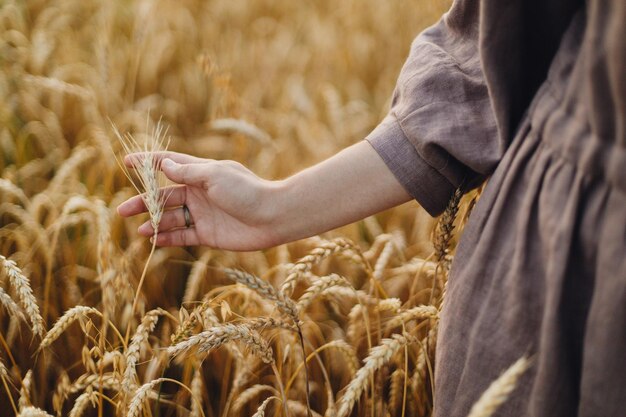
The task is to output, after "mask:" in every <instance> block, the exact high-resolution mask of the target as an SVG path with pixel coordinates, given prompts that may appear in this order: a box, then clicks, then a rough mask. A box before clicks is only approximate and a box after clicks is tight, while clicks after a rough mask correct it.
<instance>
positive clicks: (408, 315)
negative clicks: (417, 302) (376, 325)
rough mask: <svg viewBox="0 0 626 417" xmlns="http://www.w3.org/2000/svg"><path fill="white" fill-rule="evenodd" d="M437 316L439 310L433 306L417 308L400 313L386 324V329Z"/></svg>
mask: <svg viewBox="0 0 626 417" xmlns="http://www.w3.org/2000/svg"><path fill="white" fill-rule="evenodd" d="M438 315H439V310H437V308H436V307H433V306H417V307H413V308H410V309H408V310H403V311H401V312H400V313H399V314H398V315H396V316H395V317H393V318H392V319H391V320H389V321H388V322H387V326H386V327H387V329H392V328H394V327H397V326H401V325H402V324H406V323H408V322H410V321H412V320H421V319H435V318H437V316H438Z"/></svg>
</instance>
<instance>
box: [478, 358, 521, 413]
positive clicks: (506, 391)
mask: <svg viewBox="0 0 626 417" xmlns="http://www.w3.org/2000/svg"><path fill="white" fill-rule="evenodd" d="M530 365H531V360H530V359H529V358H528V357H526V356H522V357H521V358H519V359H518V360H517V361H516V362H515V363H514V364H513V365H511V366H510V367H509V369H507V370H506V371H504V373H503V374H502V375H500V376H499V377H498V379H496V380H495V381H493V382H492V383H491V385H489V388H487V390H486V391H485V392H483V394H482V395H481V396H480V398H479V399H478V401H476V403H474V405H473V406H472V409H471V410H470V413H469V415H468V417H490V416H492V415H493V414H494V413H495V412H496V410H497V409H498V408H499V407H500V406H501V405H502V404H504V403H505V402H506V400H507V399H508V398H509V395H511V393H512V392H513V390H514V389H515V387H516V385H517V381H518V379H519V378H520V377H521V376H522V375H524V373H525V372H526V371H527V370H528V368H529V367H530Z"/></svg>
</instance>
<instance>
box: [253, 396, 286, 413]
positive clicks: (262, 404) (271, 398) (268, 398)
mask: <svg viewBox="0 0 626 417" xmlns="http://www.w3.org/2000/svg"><path fill="white" fill-rule="evenodd" d="M272 400H278V401H280V398H278V397H276V396H271V397H267V398H266V399H265V400H264V401H263V402H262V403H261V405H260V406H259V408H257V410H256V413H254V414H252V417H264V416H265V409H266V408H267V405H268V404H269V403H270V401H272Z"/></svg>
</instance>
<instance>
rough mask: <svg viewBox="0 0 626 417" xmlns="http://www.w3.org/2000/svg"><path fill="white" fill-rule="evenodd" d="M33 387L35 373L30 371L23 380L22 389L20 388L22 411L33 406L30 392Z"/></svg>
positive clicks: (19, 402)
mask: <svg viewBox="0 0 626 417" xmlns="http://www.w3.org/2000/svg"><path fill="white" fill-rule="evenodd" d="M32 385H33V371H32V369H29V370H28V372H26V375H24V378H23V379H22V387H21V388H20V398H19V400H18V403H17V404H18V407H19V408H20V410H21V409H23V408H25V407H28V406H30V405H33V404H32V403H31V401H30V392H31V388H32Z"/></svg>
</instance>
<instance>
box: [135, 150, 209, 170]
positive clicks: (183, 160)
mask: <svg viewBox="0 0 626 417" xmlns="http://www.w3.org/2000/svg"><path fill="white" fill-rule="evenodd" d="M147 153H148V152H138V153H131V154H129V155H126V156H125V157H124V164H125V165H126V166H127V167H129V168H132V167H133V166H135V165H136V164H138V163H140V162H141V161H143V158H144V156H145V155H146V154H147ZM151 154H152V156H153V157H154V158H156V160H157V161H161V160H163V159H165V158H169V159H171V160H172V161H174V162H178V163H179V164H198V163H202V162H206V161H207V159H203V158H198V157H195V156H192V155H187V154H184V153H178V152H170V151H166V152H151Z"/></svg>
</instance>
